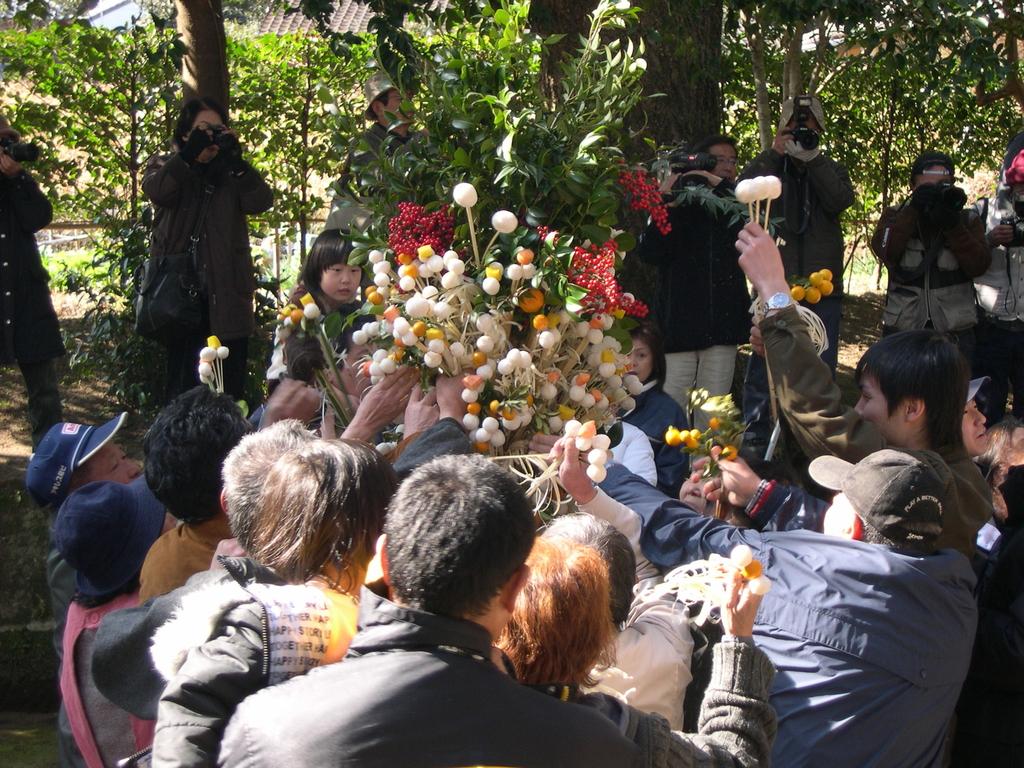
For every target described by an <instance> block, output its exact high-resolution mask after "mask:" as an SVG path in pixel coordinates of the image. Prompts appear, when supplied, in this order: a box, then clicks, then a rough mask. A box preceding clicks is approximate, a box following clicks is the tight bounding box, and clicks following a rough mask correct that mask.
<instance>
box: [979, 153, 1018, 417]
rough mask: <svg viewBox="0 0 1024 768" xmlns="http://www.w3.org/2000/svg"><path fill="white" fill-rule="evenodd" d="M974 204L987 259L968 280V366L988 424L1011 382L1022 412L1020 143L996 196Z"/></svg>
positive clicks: (1000, 413)
mask: <svg viewBox="0 0 1024 768" xmlns="http://www.w3.org/2000/svg"><path fill="white" fill-rule="evenodd" d="M1019 136H1024V134H1020V135H1019ZM1019 136H1018V139H1019ZM1018 139H1015V140H1014V141H1016V142H1017V143H1018V144H1019V143H1020V142H1019V141H1018ZM1011 146H1013V142H1011ZM980 207H981V208H982V214H981V215H982V216H983V217H984V218H985V219H986V221H985V225H986V229H987V230H988V237H987V239H988V245H989V246H990V247H991V251H990V253H991V258H992V261H991V264H989V266H988V270H987V271H986V272H985V273H984V274H983V275H981V276H980V277H975V280H974V288H975V290H976V291H977V296H978V304H979V306H980V307H981V319H980V321H979V323H978V327H977V347H976V349H975V353H974V370H975V371H977V372H978V373H976V374H975V375H977V376H988V377H989V382H988V384H986V385H985V389H984V392H983V395H984V396H983V397H982V399H981V410H982V412H983V413H984V414H985V418H986V420H987V422H988V424H989V426H991V425H992V424H995V423H996V422H998V421H1001V420H1002V418H1003V416H1004V415H1005V412H1006V396H1007V394H1008V393H1009V392H1010V388H1011V386H1012V388H1013V415H1014V416H1015V417H1017V418H1024V272H1022V270H1021V261H1022V260H1024V149H1022V150H1020V151H1019V152H1018V153H1017V154H1016V155H1015V156H1013V157H1012V158H1011V159H1010V161H1009V162H1008V164H1007V165H1006V167H1005V169H1004V171H1003V181H1002V182H1001V183H1000V184H999V186H998V187H997V188H996V196H995V197H994V198H992V199H991V200H985V201H983V202H982V203H981V206H980Z"/></svg>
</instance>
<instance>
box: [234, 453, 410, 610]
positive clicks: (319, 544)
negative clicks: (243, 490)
mask: <svg viewBox="0 0 1024 768" xmlns="http://www.w3.org/2000/svg"><path fill="white" fill-rule="evenodd" d="M397 487H398V480H397V479H396V478H395V471H394V470H393V469H392V468H391V465H390V464H389V463H388V461H387V459H385V458H384V457H383V456H381V455H380V454H379V453H377V451H375V450H374V449H372V448H370V447H369V446H368V445H364V444H363V443H358V442H355V441H352V440H332V441H326V440H316V441H314V442H311V443H309V444H307V445H304V446H302V447H300V448H296V449H295V450H292V451H290V452H288V453H286V454H284V455H283V456H281V457H280V458H279V459H278V460H277V461H276V462H274V464H273V466H272V467H271V468H270V470H269V471H268V472H267V476H266V480H265V481H264V483H263V492H262V494H261V495H260V501H259V505H258V509H257V511H256V515H255V519H254V520H253V521H252V525H251V526H250V529H249V530H248V532H247V534H246V540H245V541H241V540H240V541H239V543H240V544H242V546H243V547H244V548H245V551H246V552H247V553H248V554H249V556H250V557H252V558H253V559H255V560H256V561H257V562H259V563H261V564H262V565H265V566H267V567H268V568H270V569H272V570H273V571H274V572H275V573H276V574H277V575H278V576H280V577H281V578H282V579H284V580H285V581H287V582H289V583H291V584H299V583H302V582H304V581H307V580H308V579H311V578H313V577H314V576H317V575H320V574H323V572H324V570H325V568H327V567H328V566H332V567H335V568H336V569H337V570H338V577H339V578H343V577H346V576H347V577H349V578H354V579H360V578H361V576H362V571H364V570H365V569H366V566H367V564H368V563H369V562H370V558H371V557H372V556H373V552H374V545H375V544H376V542H377V537H378V536H380V532H381V528H382V526H383V524H384V511H385V509H386V508H387V504H388V502H389V501H390V500H391V496H392V495H393V494H394V492H395V488H397ZM336 586H340V587H342V588H344V589H346V590H349V591H351V590H354V589H356V588H358V584H357V583H355V582H353V583H347V584H338V585H336Z"/></svg>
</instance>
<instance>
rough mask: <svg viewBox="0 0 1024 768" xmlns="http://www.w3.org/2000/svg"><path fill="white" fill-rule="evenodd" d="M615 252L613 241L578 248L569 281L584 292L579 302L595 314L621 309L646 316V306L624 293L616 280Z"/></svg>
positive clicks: (636, 315) (574, 255) (576, 248)
mask: <svg viewBox="0 0 1024 768" xmlns="http://www.w3.org/2000/svg"><path fill="white" fill-rule="evenodd" d="M616 250H618V246H617V245H616V243H615V241H614V240H609V241H608V242H606V243H605V244H604V245H602V246H596V245H591V246H590V247H589V248H584V247H583V246H580V245H577V246H576V247H575V248H574V249H573V252H572V263H571V264H570V265H569V281H570V282H572V283H575V284H576V285H578V286H580V287H581V288H585V289H586V290H587V295H586V296H585V297H584V298H583V301H582V302H581V303H582V305H583V307H584V308H586V309H589V310H592V311H594V312H614V311H615V310H617V309H621V310H623V311H624V312H625V313H626V314H627V315H632V316H633V317H647V311H648V310H647V305H646V304H644V303H643V302H642V301H637V300H636V299H635V298H633V297H632V296H631V295H628V294H624V293H623V292H622V288H621V287H620V286H619V283H618V281H617V280H616V279H615V252H616Z"/></svg>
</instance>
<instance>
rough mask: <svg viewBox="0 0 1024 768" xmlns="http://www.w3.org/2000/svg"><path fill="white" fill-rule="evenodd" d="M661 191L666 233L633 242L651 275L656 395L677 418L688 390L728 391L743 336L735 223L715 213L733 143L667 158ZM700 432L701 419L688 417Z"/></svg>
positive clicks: (728, 191)
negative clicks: (659, 355) (659, 348)
mask: <svg viewBox="0 0 1024 768" xmlns="http://www.w3.org/2000/svg"><path fill="white" fill-rule="evenodd" d="M669 161H670V163H671V166H672V173H671V174H670V175H669V176H667V177H666V178H665V180H664V181H663V182H662V185H661V192H662V195H663V196H664V197H665V198H666V199H671V200H672V201H673V202H670V203H668V211H669V214H668V215H669V223H670V224H671V226H672V230H671V231H670V232H669V233H668V234H662V233H661V231H660V230H659V229H658V227H657V225H656V224H655V223H653V222H651V223H649V224H648V225H647V229H646V230H645V231H644V234H643V237H642V238H641V240H640V248H639V255H640V258H641V259H642V260H643V261H645V262H647V263H649V264H653V265H654V266H655V267H657V269H658V289H657V297H656V300H655V302H654V316H655V318H656V320H657V323H658V327H659V330H660V331H661V335H662V341H663V342H664V346H665V383H664V385H663V389H664V391H665V392H666V393H667V394H668V395H670V396H671V397H673V398H675V400H676V402H678V403H679V404H680V406H682V408H683V409H684V410H688V409H689V403H688V397H689V390H690V389H692V388H693V387H698V388H701V389H706V390H708V392H710V393H711V394H712V395H724V394H726V393H728V392H729V390H730V389H731V388H732V378H733V371H734V368H735V366H736V346H737V345H738V344H742V343H744V342H746V340H747V337H748V335H749V333H750V317H749V315H748V314H747V311H748V309H749V308H750V294H749V293H747V283H746V279H745V278H744V277H743V272H742V271H741V270H740V268H739V266H738V264H737V263H736V245H735V244H736V236H737V234H738V233H739V230H740V225H741V224H742V222H740V221H731V220H730V216H729V214H728V213H727V212H723V211H719V210H716V209H715V199H716V198H725V199H732V197H733V189H734V183H735V181H736V140H735V139H733V138H732V137H730V136H722V135H714V136H708V137H707V138H705V139H704V140H702V141H700V142H698V143H697V144H694V145H693V146H692V147H691V149H690V151H689V152H681V153H673V155H672V156H671V157H670V158H669ZM695 418H697V419H698V423H697V424H696V425H695V426H697V427H700V428H702V429H703V428H704V427H705V426H707V419H708V415H707V414H705V413H702V412H698V413H697V414H695Z"/></svg>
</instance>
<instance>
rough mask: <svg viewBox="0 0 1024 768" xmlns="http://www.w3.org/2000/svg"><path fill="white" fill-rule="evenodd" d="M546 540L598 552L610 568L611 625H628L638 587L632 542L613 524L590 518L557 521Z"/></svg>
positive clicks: (557, 519)
mask: <svg viewBox="0 0 1024 768" xmlns="http://www.w3.org/2000/svg"><path fill="white" fill-rule="evenodd" d="M544 538H545V539H567V540H569V541H574V542H576V543H578V544H582V545H584V546H587V547H591V548H593V549H596V550H597V553H598V554H599V555H601V558H602V559H603V560H604V562H605V565H607V566H608V581H609V586H610V588H611V609H612V621H613V622H615V624H617V625H620V626H621V625H622V624H625V623H626V619H628V618H629V609H630V608H631V607H632V605H633V586H634V585H635V584H636V555H634V554H633V547H632V546H630V543H629V539H627V538H626V537H625V536H624V535H623V534H621V533H620V532H619V531H617V530H616V529H615V527H614V526H613V525H612V524H611V523H607V522H605V521H604V520H598V519H597V518H596V517H591V516H590V515H564V516H561V517H557V518H555V520H554V521H553V522H552V523H551V525H549V526H548V527H547V530H546V531H544Z"/></svg>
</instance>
